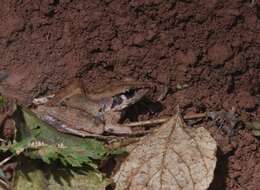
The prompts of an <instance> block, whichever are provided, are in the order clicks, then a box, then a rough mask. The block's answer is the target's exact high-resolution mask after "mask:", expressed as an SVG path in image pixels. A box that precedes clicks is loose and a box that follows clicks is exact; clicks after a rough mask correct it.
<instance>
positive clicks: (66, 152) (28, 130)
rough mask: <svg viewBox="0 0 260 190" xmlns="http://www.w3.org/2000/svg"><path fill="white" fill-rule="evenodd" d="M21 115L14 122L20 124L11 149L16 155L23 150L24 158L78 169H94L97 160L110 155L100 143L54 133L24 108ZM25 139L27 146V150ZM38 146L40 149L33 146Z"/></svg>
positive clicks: (52, 129)
mask: <svg viewBox="0 0 260 190" xmlns="http://www.w3.org/2000/svg"><path fill="white" fill-rule="evenodd" d="M21 113H22V116H23V119H24V122H21V121H20V122H19V121H17V122H19V124H20V126H19V127H18V128H19V134H20V135H18V136H19V139H18V143H17V144H16V145H15V149H14V150H15V151H16V152H19V150H23V149H25V148H26V149H27V151H26V155H27V156H29V157H31V158H37V159H39V158H40V159H42V160H43V161H45V162H46V163H51V162H52V161H54V160H60V161H61V162H62V163H63V164H64V165H71V166H74V167H80V166H82V165H84V164H87V165H89V166H92V167H95V168H97V163H96V160H103V159H105V158H107V156H109V155H111V153H112V151H110V150H109V149H108V148H106V147H105V146H104V144H103V143H102V142H100V141H97V140H95V139H88V138H81V137H77V136H74V135H69V134H65V133H61V132H59V131H57V130H56V129H54V128H53V127H51V126H49V125H47V124H46V123H44V122H43V121H41V120H40V119H38V118H37V117H36V116H35V114H34V113H32V112H31V111H30V110H28V109H26V108H21ZM16 118H17V117H16ZM25 139H27V140H25ZM28 139H30V144H29V145H28V146H27V147H26V144H28ZM32 143H33V144H32ZM37 143H38V144H39V143H40V144H42V145H43V146H37V147H35V146H34V147H33V146H32V145H37ZM19 148H20V149H19Z"/></svg>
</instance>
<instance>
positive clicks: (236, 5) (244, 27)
mask: <svg viewBox="0 0 260 190" xmlns="http://www.w3.org/2000/svg"><path fill="white" fill-rule="evenodd" d="M259 17H260V2H259V1H257V0H256V1H250V0H239V1H223V0H221V1H216V0H213V1H212V0H200V1H194V2H193V1H190V0H183V1H176V0H173V1H164V0H131V1H125V0H100V1H90V0H78V1H72V0H27V1H9V0H3V2H2V3H1V7H0V54H1V60H0V71H1V72H0V80H2V84H4V85H5V86H7V87H8V88H11V89H13V90H16V91H19V92H20V93H22V94H27V95H29V96H37V95H40V94H45V93H46V92H52V91H56V90H58V89H60V88H61V87H62V86H64V85H66V84H68V83H69V82H70V81H71V80H73V79H74V78H75V77H77V78H82V79H83V81H84V83H85V85H86V86H87V87H89V88H90V89H91V88H96V87H98V86H102V85H107V84H109V82H111V81H113V80H120V79H122V78H125V77H132V78H135V79H137V80H140V81H148V82H152V83H154V85H155V86H156V87H157V90H156V91H155V92H154V94H153V95H152V96H154V97H158V95H160V93H162V91H163V89H164V86H165V85H168V86H169V88H170V91H169V94H168V96H167V97H166V98H165V99H164V100H163V101H162V104H163V105H164V106H165V109H164V110H163V112H161V113H160V114H169V113H171V112H172V110H173V109H174V106H175V105H176V104H177V103H178V104H180V106H181V108H183V109H184V110H185V111H186V112H201V111H210V110H214V111H215V110H226V111H229V110H231V109H232V108H233V109H234V108H236V110H237V112H238V114H240V116H241V118H243V119H245V120H248V119H255V118H257V117H258V118H259V116H260V106H259V97H260V95H259V93H260V88H259V78H260V74H259V73H260V72H259V68H260V67H259V63H260V53H259V52H260V46H259V44H260V35H259V32H260V22H259ZM178 89H181V90H178ZM211 131H212V135H213V136H214V137H215V139H216V140H217V141H218V143H219V145H220V161H219V167H218V168H219V170H218V171H217V173H216V175H217V176H219V178H216V180H219V181H218V183H216V184H214V185H213V187H212V189H224V188H226V189H243V188H244V189H250V190H253V189H256V188H257V187H258V186H259V185H260V184H259V183H260V180H259V173H260V167H258V166H259V163H260V151H259V148H258V147H259V141H257V140H256V139H255V138H254V137H252V136H251V135H250V133H248V132H247V131H246V130H240V131H238V133H237V134H236V135H235V136H234V137H233V138H232V139H231V140H230V138H229V137H227V135H222V134H221V133H220V130H214V129H213V128H211Z"/></svg>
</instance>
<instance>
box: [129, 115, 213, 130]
mask: <svg viewBox="0 0 260 190" xmlns="http://www.w3.org/2000/svg"><path fill="white" fill-rule="evenodd" d="M207 116H208V115H207V113H197V114H192V115H187V116H184V117H183V119H184V120H191V119H200V118H204V117H207ZM170 118H171V117H165V118H160V119H151V120H148V121H137V122H131V123H126V124H125V125H126V126H127V127H137V126H149V125H157V124H162V123H165V122H166V121H168V120H169V119H170Z"/></svg>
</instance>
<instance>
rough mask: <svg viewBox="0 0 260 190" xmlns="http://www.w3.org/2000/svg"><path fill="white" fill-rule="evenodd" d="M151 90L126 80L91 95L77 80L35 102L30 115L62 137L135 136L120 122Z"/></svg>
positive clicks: (149, 86) (138, 83) (148, 86)
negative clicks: (33, 115) (63, 135)
mask: <svg viewBox="0 0 260 190" xmlns="http://www.w3.org/2000/svg"><path fill="white" fill-rule="evenodd" d="M150 90H151V85H149V84H147V83H144V82H136V81H134V80H131V79H125V80H121V81H120V82H117V83H112V84H110V85H109V86H106V87H103V88H100V89H96V90H91V91H90V90H88V89H87V88H85V87H84V85H83V83H82V82H81V81H80V80H75V81H73V82H72V83H71V84H70V85H68V86H67V87H65V88H64V89H63V90H61V91H60V92H58V93H56V94H54V95H49V96H47V97H42V98H38V99H34V101H33V102H34V107H33V108H32V109H31V111H32V112H34V113H35V114H36V116H37V117H39V118H40V119H41V120H43V121H44V122H46V123H47V124H48V125H50V126H52V127H54V128H55V129H57V130H58V131H60V132H63V133H69V134H72V135H77V136H81V137H102V136H103V135H104V134H109V135H116V136H122V135H133V134H134V133H135V132H133V131H132V129H131V128H130V127H128V126H125V125H124V124H122V123H120V121H121V120H122V117H123V116H124V112H125V110H126V109H127V108H128V107H130V106H132V105H134V104H135V103H137V102H138V101H140V100H141V99H142V98H143V97H144V96H145V95H146V94H147V93H148V92H149V91H150ZM42 100H44V101H42Z"/></svg>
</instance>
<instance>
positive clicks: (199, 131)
mask: <svg viewBox="0 0 260 190" xmlns="http://www.w3.org/2000/svg"><path fill="white" fill-rule="evenodd" d="M216 149H217V145H216V142H215V140H214V139H213V138H212V137H211V135H210V134H209V132H208V131H207V130H206V129H204V128H196V129H195V128H188V127H186V125H185V123H184V121H183V120H182V118H181V116H180V115H179V114H177V115H175V116H174V117H172V118H171V119H170V120H169V121H168V122H166V123H165V124H163V125H162V126H161V127H160V128H158V129H157V130H156V131H155V132H154V133H153V134H151V135H148V136H145V137H144V138H143V139H141V140H140V141H139V142H138V143H137V144H135V145H134V147H132V148H131V151H130V153H129V156H128V157H127V158H126V160H125V161H124V162H123V163H122V165H121V167H120V169H119V170H118V171H117V173H116V174H115V175H114V177H113V178H114V181H115V183H116V190H161V189H165V190H166V189H167V190H171V189H172V190H178V189H181V190H205V189H207V188H208V187H209V185H210V183H211V181H212V180H213V177H214V170H215V166H216V161H217V159H216Z"/></svg>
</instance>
